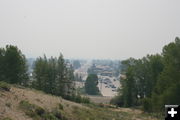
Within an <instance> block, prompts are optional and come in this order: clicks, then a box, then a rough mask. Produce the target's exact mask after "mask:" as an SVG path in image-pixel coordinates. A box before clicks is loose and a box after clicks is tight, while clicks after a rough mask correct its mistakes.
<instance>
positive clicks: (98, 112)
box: [0, 87, 155, 120]
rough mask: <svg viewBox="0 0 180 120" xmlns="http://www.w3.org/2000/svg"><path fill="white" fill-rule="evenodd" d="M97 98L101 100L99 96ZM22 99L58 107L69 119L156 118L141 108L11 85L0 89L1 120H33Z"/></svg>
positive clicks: (151, 119) (47, 108)
mask: <svg viewBox="0 0 180 120" xmlns="http://www.w3.org/2000/svg"><path fill="white" fill-rule="evenodd" d="M95 99H96V100H101V98H99V97H98V99H97V98H95ZM21 101H28V102H29V103H30V104H32V105H36V106H39V107H41V108H43V109H44V110H45V111H47V112H54V111H55V110H57V108H58V110H59V111H60V112H61V114H62V115H63V116H66V118H67V119H68V120H120V119H121V120H155V119H153V118H151V117H149V116H148V115H143V113H142V111H140V110H132V109H126V108H118V109H113V108H101V107H99V106H96V105H91V104H90V105H83V104H77V103H74V102H71V101H67V100H64V99H62V98H61V97H56V96H53V95H48V94H45V93H43V92H40V91H36V90H32V89H23V88H17V87H11V90H10V91H1V90H0V120H3V119H4V118H9V119H12V120H33V119H32V118H31V117H29V116H28V115H27V114H26V113H25V110H22V109H20V108H19V103H20V102H21Z"/></svg>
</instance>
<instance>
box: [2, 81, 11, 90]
mask: <svg viewBox="0 0 180 120" xmlns="http://www.w3.org/2000/svg"><path fill="white" fill-rule="evenodd" d="M10 89H11V87H10V85H9V84H7V83H5V82H0V90H5V91H10Z"/></svg>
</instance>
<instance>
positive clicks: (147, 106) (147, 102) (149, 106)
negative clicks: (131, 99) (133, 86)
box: [142, 98, 152, 112]
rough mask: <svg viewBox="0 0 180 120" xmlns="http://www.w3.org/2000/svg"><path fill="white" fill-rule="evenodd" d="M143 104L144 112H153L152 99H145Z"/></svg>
mask: <svg viewBox="0 0 180 120" xmlns="http://www.w3.org/2000/svg"><path fill="white" fill-rule="evenodd" d="M142 102H143V110H144V111H145V112H152V104H151V103H152V102H151V99H149V98H144V99H143V100H142Z"/></svg>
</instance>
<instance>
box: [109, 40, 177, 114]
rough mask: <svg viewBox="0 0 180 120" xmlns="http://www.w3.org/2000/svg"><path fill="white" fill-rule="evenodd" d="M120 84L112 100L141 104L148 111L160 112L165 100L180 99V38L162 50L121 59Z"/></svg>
mask: <svg viewBox="0 0 180 120" xmlns="http://www.w3.org/2000/svg"><path fill="white" fill-rule="evenodd" d="M121 73H122V74H124V75H125V77H124V78H122V79H121V80H120V82H121V84H122V87H121V89H120V90H119V95H118V96H116V97H115V98H114V99H112V101H111V102H112V103H114V104H117V105H119V106H125V107H133V106H143V108H144V110H145V111H147V112H163V111H164V105H165V104H179V103H180V95H179V91H180V39H179V38H178V37H177V38H176V39H175V42H171V43H169V44H168V45H166V46H164V47H163V50H162V53H161V54H156V55H147V56H146V57H143V58H142V59H134V58H130V59H127V60H124V61H122V70H121Z"/></svg>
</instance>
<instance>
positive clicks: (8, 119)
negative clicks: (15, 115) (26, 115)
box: [2, 117, 12, 120]
mask: <svg viewBox="0 0 180 120" xmlns="http://www.w3.org/2000/svg"><path fill="white" fill-rule="evenodd" d="M2 120H12V119H11V118H9V117H6V118H3V119H2Z"/></svg>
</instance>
